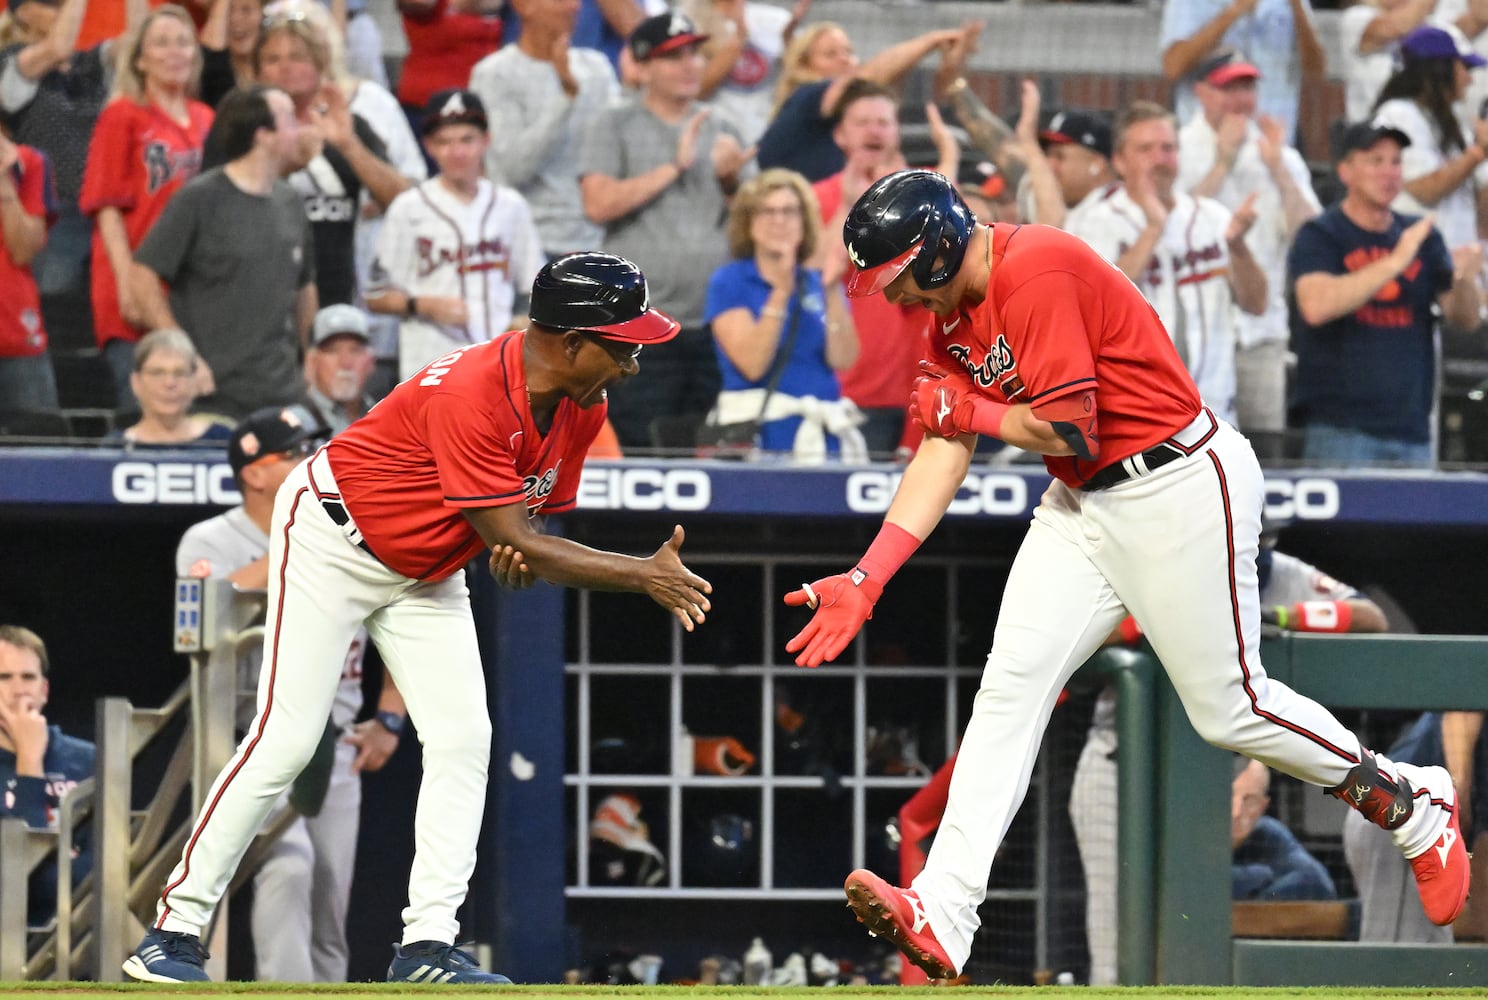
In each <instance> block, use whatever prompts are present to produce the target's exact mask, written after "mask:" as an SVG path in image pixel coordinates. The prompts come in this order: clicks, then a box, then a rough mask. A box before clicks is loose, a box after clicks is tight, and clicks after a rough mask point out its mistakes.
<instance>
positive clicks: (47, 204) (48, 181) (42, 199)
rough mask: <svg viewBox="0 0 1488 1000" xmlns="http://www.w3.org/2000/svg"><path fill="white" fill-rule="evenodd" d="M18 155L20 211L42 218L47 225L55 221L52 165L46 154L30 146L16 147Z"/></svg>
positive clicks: (55, 197)
mask: <svg viewBox="0 0 1488 1000" xmlns="http://www.w3.org/2000/svg"><path fill="white" fill-rule="evenodd" d="M17 149H18V151H19V154H20V164H21V179H20V180H21V182H20V184H19V185H18V186H17V189H16V195H17V196H18V197H19V198H20V199H21V211H23V212H25V213H26V214H27V215H38V216H43V217H45V219H46V222H47V225H48V226H50V225H51V224H52V223H54V222H56V221H57V189H56V187H55V186H53V183H52V164H51V161H49V160H48V159H47V157H46V154H45V153H43V152H42V151H41V150H39V149H33V148H31V147H30V146H19V147H17Z"/></svg>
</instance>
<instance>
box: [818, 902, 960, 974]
mask: <svg viewBox="0 0 1488 1000" xmlns="http://www.w3.org/2000/svg"><path fill="white" fill-rule="evenodd" d="M843 889H844V891H845V892H846V893H847V906H848V909H850V910H852V911H853V915H854V916H856V917H857V918H858V923H860V924H862V925H863V926H864V927H866V928H868V933H869V934H872V935H873V936H874V937H881V938H884V939H885V940H887V941H890V942H892V943H893V945H894V947H896V948H898V949H899V950H900V951H901V952H903V953H904V957H905V958H908V959H909V960H910V961H911V962H913V963H914V964H915V965H916V966H917V967H919V969H920V970H921V971H922V972H924V973H925V975H927V976H929V977H930V978H931V979H955V978H956V970H955V969H953V968H951V967H950V966H948V965H946V964H945V963H944V962H941V961H940V960H939V959H937V958H934V957H932V956H931V955H930V954H929V953H928V952H926V951H925V950H924V949H922V948H920V947H919V946H918V945H916V944H915V943H914V942H913V941H911V940H910V939H909V936H908V935H907V934H905V933H904V931H902V930H901V929H900V927H899V925H898V924H897V923H895V922H894V913H893V910H892V909H890V908H889V905H888V904H887V903H885V902H884V901H883V900H882V899H880V898H879V897H878V894H877V893H875V892H874V891H873V890H872V889H870V888H868V887H867V886H866V885H864V884H863V883H861V882H848V883H847V885H846V886H844V887H843Z"/></svg>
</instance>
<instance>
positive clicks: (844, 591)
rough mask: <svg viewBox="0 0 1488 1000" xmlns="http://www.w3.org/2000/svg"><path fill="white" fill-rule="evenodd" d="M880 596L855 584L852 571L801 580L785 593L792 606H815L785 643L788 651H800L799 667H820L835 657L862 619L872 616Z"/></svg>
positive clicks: (855, 631) (856, 630)
mask: <svg viewBox="0 0 1488 1000" xmlns="http://www.w3.org/2000/svg"><path fill="white" fill-rule="evenodd" d="M877 598H878V595H877V594H876V593H875V594H870V593H867V592H865V591H864V589H863V588H861V587H859V586H857V585H855V584H854V583H853V579H852V575H851V574H849V573H838V574H837V575H836V576H828V577H823V578H822V579H820V580H817V581H815V582H814V583H803V584H801V589H799V590H793V591H791V592H790V593H789V594H786V595H785V603H786V604H788V605H789V606H791V607H793V608H800V607H808V608H814V609H815V610H816V614H814V615H812V616H811V621H809V622H807V623H806V627H805V628H803V629H801V631H799V632H797V633H796V635H795V638H793V639H791V641H790V642H787V643H786V644H785V651H786V652H787V653H798V654H799V655H798V656H797V657H796V666H798V667H819V666H821V665H822V664H823V663H825V662H826V661H828V660H835V659H836V658H837V655H838V654H839V653H841V652H842V651H843V650H844V649H846V648H847V644H848V643H849V642H852V640H853V637H854V636H856V635H857V634H858V631H859V630H860V629H861V628H862V627H863V623H864V622H866V621H867V620H868V619H870V618H872V617H873V604H874V602H875V601H876V600H877Z"/></svg>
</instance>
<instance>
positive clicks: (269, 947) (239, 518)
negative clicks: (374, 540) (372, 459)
mask: <svg viewBox="0 0 1488 1000" xmlns="http://www.w3.org/2000/svg"><path fill="white" fill-rule="evenodd" d="M334 308H347V309H349V308H351V307H350V306H338V307H334ZM319 431H320V428H319V426H318V424H317V423H316V421H315V419H314V417H313V416H312V415H311V414H310V413H309V412H308V411H306V410H304V409H303V408H301V407H284V408H275V407H270V408H266V409H263V410H257V411H255V412H254V413H252V414H250V415H249V416H248V418H247V419H245V420H244V421H242V422H241V423H240V424H239V425H238V426H237V427H236V428H235V429H234V431H233V434H232V439H231V440H230V441H229V442H228V462H229V464H230V465H231V466H232V469H233V476H234V478H235V480H236V482H237V484H238V490H239V491H240V492H241V493H242V496H243V502H242V504H241V505H240V506H237V507H234V508H232V509H231V510H229V511H226V512H225V513H222V514H219V515H217V516H216V517H213V518H209V519H208V520H206V521H202V522H199V523H197V524H194V525H192V526H191V527H190V528H188V529H186V533H185V534H184V535H183V536H182V537H181V542H180V544H179V545H178V546H177V548H176V573H177V574H178V575H180V576H190V577H196V578H199V579H221V578H225V579H227V580H230V581H232V583H233V584H235V585H236V586H237V587H238V588H239V589H242V590H262V589H263V588H265V587H267V586H268V582H269V520H270V517H271V516H272V514H273V508H274V495H275V493H277V492H278V489H279V486H280V484H282V483H283V482H284V479H285V477H286V476H288V475H289V473H290V471H291V470H293V469H294V467H295V466H297V465H299V464H300V462H302V461H304V460H305V457H306V456H307V455H309V454H310V452H311V451H312V450H314V445H315V443H316V440H317V434H318V432H319ZM366 651H367V633H366V630H365V629H363V630H362V631H361V632H359V633H358V634H357V636H356V638H355V639H354V640H353V641H352V644H351V647H350V649H349V650H348V651H347V655H346V662H345V665H344V667H343V669H342V673H341V682H340V686H339V687H338V688H337V691H336V700H335V703H334V705H333V706H332V709H331V718H330V725H329V726H328V727H327V739H336V738H337V737H338V736H339V737H340V739H339V740H337V743H336V746H335V750H334V754H333V758H332V760H331V761H330V762H329V764H328V766H327V768H326V770H327V771H328V772H329V773H328V774H324V773H323V774H321V775H320V778H321V780H323V781H324V789H323V791H321V792H320V796H321V797H320V801H319V802H315V801H313V799H312V798H311V797H310V796H309V795H308V793H302V794H301V795H294V794H293V793H291V794H290V795H288V796H286V798H287V799H288V800H289V801H287V802H281V803H280V805H279V810H280V811H282V810H283V809H286V808H289V803H290V802H293V803H294V806H295V807H296V808H298V809H300V810H301V812H302V813H303V815H302V816H301V817H300V818H298V819H296V820H294V821H293V822H292V823H291V824H290V825H289V827H288V828H287V829H286V830H285V831H284V833H283V834H282V835H281V836H280V837H279V839H278V840H277V841H275V843H274V845H273V847H271V848H270V849H269V852H268V855H267V856H266V857H265V859H264V861H263V863H262V864H261V865H260V866H259V868H258V871H257V872H256V873H255V874H254V879H253V916H252V923H253V950H254V956H255V958H256V968H255V977H256V978H257V979H259V980H261V981H269V982H324V983H341V982H345V981H346V977H347V960H348V956H349V954H350V952H349V949H348V947H347V941H346V912H347V906H348V904H349V903H350V900H351V876H352V871H353V869H354V868H355V864H356V845H357V832H358V829H359V827H360V812H361V799H362V792H361V778H360V772H362V771H376V770H378V769H379V768H381V767H382V766H383V764H385V763H387V760H388V758H389V757H391V756H392V755H393V752H394V751H395V750H397V749H398V738H399V734H400V733H401V732H402V729H403V722H404V719H405V717H406V716H407V710H406V709H405V708H404V705H403V699H402V697H401V696H400V695H399V694H398V689H397V687H396V686H394V684H393V682H392V678H391V677H388V676H387V675H386V674H384V676H383V682H382V693H381V695H380V696H379V698H378V711H377V714H376V715H375V716H374V717H373V718H371V719H368V720H365V721H363V722H356V717H357V715H358V713H359V712H360V711H361V708H362V661H363V658H364V656H365V655H366ZM262 658H263V649H262V646H261V645H256V646H254V647H252V648H251V649H249V650H247V651H245V652H244V654H243V655H242V657H241V658H240V660H239V663H238V691H239V698H240V701H239V706H238V708H239V711H238V712H237V719H238V726H239V729H243V728H245V727H246V726H247V724H248V723H249V722H250V721H251V720H252V718H253V711H254V701H255V698H254V691H255V690H256V688H257V687H258V676H259V665H260V663H261V662H262ZM315 767H316V764H315V763H314V762H312V763H311V764H310V765H309V768H307V771H309V770H311V769H314V768H315ZM318 784H319V783H318V782H314V781H308V780H307V781H306V782H305V784H304V785H303V786H302V788H308V787H310V786H312V785H316V786H318ZM317 790H319V789H318V788H317ZM277 814H278V812H277V811H276V816H277ZM274 822H275V818H274V817H271V818H270V820H269V823H270V824H272V823H274Z"/></svg>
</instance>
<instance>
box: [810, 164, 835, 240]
mask: <svg viewBox="0 0 1488 1000" xmlns="http://www.w3.org/2000/svg"><path fill="white" fill-rule="evenodd" d="M811 190H812V192H814V193H815V194H816V204H817V207H818V208H820V209H821V219H822V221H823V222H831V221H832V216H834V215H836V214H837V209H838V208H839V207H840V206H841V205H842V175H841V174H834V175H833V176H831V177H828V178H826V179H825V180H820V181H817V182H816V183H815V184H813V185H811ZM822 236H823V238H825V239H829V240H836V239H841V238H842V235H841V234H840V233H823V234H822Z"/></svg>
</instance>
